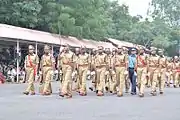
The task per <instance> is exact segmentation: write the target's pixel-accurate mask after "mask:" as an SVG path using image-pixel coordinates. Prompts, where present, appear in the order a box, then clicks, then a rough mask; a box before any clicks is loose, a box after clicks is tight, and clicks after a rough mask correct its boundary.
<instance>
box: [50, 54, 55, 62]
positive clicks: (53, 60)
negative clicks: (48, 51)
mask: <svg viewBox="0 0 180 120" xmlns="http://www.w3.org/2000/svg"><path fill="white" fill-rule="evenodd" d="M51 60H52V63H55V62H56V60H55V58H54V56H53V55H52V56H51Z"/></svg>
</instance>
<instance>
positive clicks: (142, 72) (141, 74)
mask: <svg viewBox="0 0 180 120" xmlns="http://www.w3.org/2000/svg"><path fill="white" fill-rule="evenodd" d="M146 78H147V68H146V67H138V68H137V84H138V88H139V93H140V94H144V89H145V85H146Z"/></svg>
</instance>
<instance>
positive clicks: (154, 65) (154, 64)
mask: <svg viewBox="0 0 180 120" xmlns="http://www.w3.org/2000/svg"><path fill="white" fill-rule="evenodd" d="M148 62H149V72H150V81H152V86H151V94H152V95H153V96H156V85H157V82H158V77H159V72H160V69H159V56H158V55H157V54H156V49H155V48H152V50H151V55H150V57H149V61H148Z"/></svg>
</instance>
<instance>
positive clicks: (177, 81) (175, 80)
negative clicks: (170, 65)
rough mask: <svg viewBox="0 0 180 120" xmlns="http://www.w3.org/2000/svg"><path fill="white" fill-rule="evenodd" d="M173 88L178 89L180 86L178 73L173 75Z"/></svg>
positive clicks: (179, 74)
mask: <svg viewBox="0 0 180 120" xmlns="http://www.w3.org/2000/svg"><path fill="white" fill-rule="evenodd" d="M173 80H174V87H179V85H180V72H174V73H173Z"/></svg>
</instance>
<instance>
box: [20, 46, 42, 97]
mask: <svg viewBox="0 0 180 120" xmlns="http://www.w3.org/2000/svg"><path fill="white" fill-rule="evenodd" d="M28 49H29V54H28V55H27V56H26V57H25V65H24V67H25V71H26V80H27V81H28V87H27V89H26V91H25V92H23V94H25V95H28V94H29V93H30V92H31V95H35V90H34V80H35V76H36V71H37V68H38V64H39V57H38V56H37V55H35V54H34V47H33V46H32V45H29V47H28Z"/></svg>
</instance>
